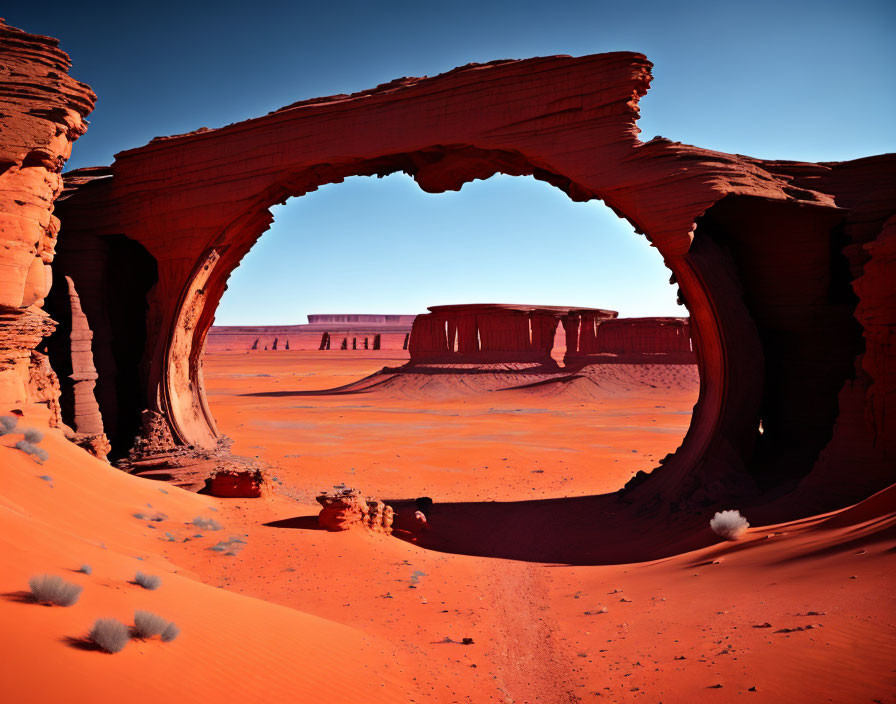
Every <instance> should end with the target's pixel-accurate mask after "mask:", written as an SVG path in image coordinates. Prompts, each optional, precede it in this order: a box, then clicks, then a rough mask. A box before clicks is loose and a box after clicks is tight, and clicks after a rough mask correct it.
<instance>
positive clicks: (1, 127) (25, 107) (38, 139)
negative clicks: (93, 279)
mask: <svg viewBox="0 0 896 704" xmlns="http://www.w3.org/2000/svg"><path fill="white" fill-rule="evenodd" d="M57 44H58V42H57V41H56V40H55V39H50V38H49V37H41V36H38V35H34V34H28V33H26V32H23V31H21V30H19V29H16V28H14V27H10V26H8V25H7V24H5V23H4V22H3V21H2V20H0V399H2V402H3V403H4V404H5V405H7V406H20V405H22V404H24V403H25V402H26V401H33V400H39V399H41V398H42V395H43V393H42V391H41V388H48V387H49V388H52V387H53V385H54V383H55V382H54V380H51V379H49V378H46V374H45V369H46V365H44V364H42V363H41V361H40V358H39V357H33V355H32V351H33V350H34V348H35V347H36V346H37V345H38V343H40V341H41V339H42V338H43V337H45V336H46V335H48V334H49V333H50V332H51V331H52V330H53V323H52V321H51V320H49V319H48V318H47V316H46V315H45V314H44V313H43V311H42V310H41V305H42V304H43V301H44V297H45V296H46V295H47V293H48V292H49V290H50V285H51V283H52V273H51V270H50V263H51V262H52V261H53V255H54V252H55V248H56V237H57V234H58V233H59V220H58V219H57V218H56V217H55V216H54V215H53V201H54V200H55V199H56V197H57V196H58V195H59V193H60V192H61V191H62V176H61V172H62V166H63V164H65V161H66V159H68V157H69V155H70V154H71V148H72V142H74V141H75V140H76V139H77V138H78V137H80V136H81V135H82V134H84V132H85V131H86V129H87V122H86V120H85V119H84V118H85V117H86V116H87V115H88V113H90V111H91V110H92V109H93V105H94V102H95V101H96V96H95V95H94V94H93V91H91V90H90V88H88V87H87V86H86V85H84V84H83V83H80V82H78V81H76V80H75V79H73V78H71V77H70V76H69V75H68V70H69V68H70V67H71V62H70V61H69V57H68V55H67V54H65V53H64V52H63V51H61V50H60V49H59V48H58V47H57ZM32 360H34V361H33V362H32ZM31 367H33V368H31ZM42 370H44V371H42Z"/></svg>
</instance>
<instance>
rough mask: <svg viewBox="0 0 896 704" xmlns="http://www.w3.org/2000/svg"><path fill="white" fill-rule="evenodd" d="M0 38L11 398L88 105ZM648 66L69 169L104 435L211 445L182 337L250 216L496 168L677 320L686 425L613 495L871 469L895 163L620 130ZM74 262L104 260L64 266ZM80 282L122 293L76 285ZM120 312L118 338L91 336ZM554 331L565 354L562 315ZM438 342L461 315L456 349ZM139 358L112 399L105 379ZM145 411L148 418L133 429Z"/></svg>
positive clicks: (263, 125)
mask: <svg viewBox="0 0 896 704" xmlns="http://www.w3.org/2000/svg"><path fill="white" fill-rule="evenodd" d="M0 38H2V48H0V50H2V52H3V54H4V61H3V66H4V68H3V69H2V70H3V72H4V73H3V79H4V83H5V84H6V85H7V86H8V87H7V89H6V91H5V92H4V93H3V95H2V96H0V112H2V113H3V115H4V117H3V118H2V119H3V121H4V127H5V128H4V130H3V131H2V137H0V159H2V168H3V171H2V174H0V178H2V179H3V184H2V189H0V191H2V193H3V195H2V196H0V199H2V200H0V204H2V208H0V213H2V220H0V240H2V241H3V243H4V244H5V247H4V249H3V250H0V316H2V318H0V319H2V323H3V324H2V328H0V367H2V371H0V397H2V398H3V400H4V401H8V402H9V403H17V402H19V401H20V400H22V399H24V398H25V395H26V386H27V384H28V382H29V379H30V375H29V373H28V367H29V365H30V364H31V360H32V350H33V349H34V348H35V346H36V345H37V343H38V342H39V341H40V339H41V338H42V337H43V336H44V335H46V334H47V332H48V331H49V329H50V328H51V327H52V326H51V324H50V323H48V322H47V321H46V318H45V317H43V316H41V314H40V304H41V301H42V300H43V298H44V297H45V295H46V292H47V289H48V288H49V287H50V285H51V277H50V276H49V275H48V270H47V266H46V265H47V264H49V263H50V262H51V260H52V256H53V255H52V251H53V244H54V241H55V236H56V234H57V232H58V225H57V222H56V221H55V220H54V219H53V217H52V215H51V207H52V202H53V198H54V197H55V196H56V194H57V193H58V192H59V189H60V179H59V171H60V168H61V163H62V161H64V159H65V157H66V156H67V154H68V150H69V148H70V146H71V142H72V141H73V140H74V139H75V138H76V137H77V136H78V135H79V134H80V133H81V132H83V129H84V123H83V118H84V116H85V115H86V114H87V113H88V112H89V110H90V108H91V107H92V103H93V99H94V98H93V94H92V93H91V92H90V91H89V89H87V88H86V87H85V86H83V85H82V84H79V83H77V82H76V81H74V80H72V79H70V78H68V77H67V75H66V70H67V68H68V62H67V58H66V57H65V56H64V55H63V54H62V53H61V52H59V51H58V49H56V48H55V43H54V42H53V41H52V40H48V39H45V38H40V37H33V36H31V35H26V34H24V33H21V32H17V31H16V30H12V29H10V28H8V27H5V26H4V27H3V29H2V34H0ZM650 70H651V64H650V62H649V61H647V59H646V58H645V57H644V56H642V55H640V54H637V53H630V52H617V53H612V54H601V55H594V56H584V57H544V58H538V59H528V60H523V61H498V62H493V63H489V64H484V65H469V66H464V67H461V68H458V69H455V70H453V71H450V72H448V73H446V74H443V75H441V76H435V77H433V78H403V79H400V80H397V81H394V82H392V83H388V84H384V85H381V86H378V87H377V88H374V89H372V90H368V91H363V92H361V93H357V94H354V95H338V96H331V97H326V98H319V99H314V100H306V101H302V102H299V103H295V104H292V105H289V106H287V107H285V108H282V109H281V110H278V111H275V112H273V113H270V114H268V115H264V116H262V117H258V118H256V119H252V120H247V121H245V122H241V123H237V124H234V125H229V126H227V127H223V128H220V129H215V130H198V131H196V132H194V133H190V134H185V135H179V136H174V137H168V138H162V139H157V140H153V141H152V142H150V143H149V144H147V145H146V146H144V147H140V148H138V149H132V150H129V151H125V152H122V153H120V154H118V155H117V158H116V161H115V163H114V164H113V165H112V166H111V167H108V168H100V169H94V170H87V171H82V172H75V173H73V174H71V175H67V177H66V180H67V193H66V196H65V198H64V200H61V201H60V202H59V204H58V206H57V214H58V215H59V216H60V218H61V220H62V223H63V236H62V238H61V239H60V240H59V242H58V243H56V244H57V249H58V250H59V251H60V254H61V253H63V252H65V254H66V257H67V260H68V265H67V270H66V274H67V275H70V276H71V278H72V280H73V281H74V284H75V286H76V288H77V290H78V292H79V293H80V295H81V302H82V307H83V310H84V313H85V315H86V317H87V319H88V323H89V326H90V329H91V330H92V331H93V332H94V339H93V349H94V356H95V358H98V359H99V358H100V357H102V361H98V362H97V364H96V367H97V373H98V379H97V387H96V389H97V399H98V402H99V403H100V407H101V410H102V412H103V417H104V418H103V420H104V424H106V425H107V426H108V425H109V424H114V425H115V426H116V431H115V436H116V437H118V438H124V439H128V437H129V435H130V438H129V439H128V442H129V443H131V444H133V441H134V440H136V441H137V442H136V446H138V447H144V448H158V449H161V450H164V449H165V448H167V447H168V446H173V447H175V448H176V447H181V448H183V447H189V446H193V447H197V448H213V447H215V446H216V445H217V444H218V441H219V433H218V430H217V428H216V426H215V422H214V419H213V418H212V416H211V413H210V412H209V410H208V404H207V403H206V400H205V394H204V386H203V381H202V369H201V362H202V348H203V345H204V344H205V341H206V336H207V333H208V330H209V327H210V326H211V323H212V321H213V319H214V311H215V308H216V306H217V303H218V301H219V300H220V297H221V295H222V293H223V291H224V289H225V286H226V281H227V279H228V277H229V275H230V273H231V272H232V271H233V269H234V268H235V267H236V266H237V265H238V264H239V262H240V260H241V259H242V257H243V256H244V255H245V254H246V252H248V251H249V249H250V248H251V246H252V245H253V244H254V242H255V241H256V240H257V239H258V237H259V236H260V235H261V234H262V233H263V232H264V231H265V230H266V229H267V227H268V226H269V224H270V222H271V214H270V210H269V209H270V207H271V206H272V205H274V204H276V203H280V202H283V201H285V200H286V199H288V198H289V197H292V196H300V195H302V194H304V193H307V192H309V191H312V190H314V189H316V188H318V187H320V186H321V185H324V184H328V183H336V182H340V181H342V180H344V179H345V178H347V177H349V176H355V175H367V176H372V175H384V174H389V173H394V172H398V171H403V172H405V173H407V174H409V175H411V176H412V177H413V178H414V179H415V180H416V182H417V183H418V185H419V186H420V187H421V188H422V189H423V190H425V191H427V192H433V193H436V192H441V191H445V190H456V189H458V188H460V187H461V186H462V185H463V184H464V183H467V182H469V181H471V180H473V179H483V178H488V177H489V176H492V175H494V174H495V173H504V174H509V175H532V176H534V177H535V178H537V179H539V180H542V181H544V182H545V183H547V184H550V185H551V186H553V187H556V188H559V189H561V190H562V191H563V192H564V193H566V194H567V195H568V196H569V197H570V198H571V199H573V200H576V201H585V200H590V199H601V200H603V201H604V202H605V203H607V205H609V206H610V207H611V208H613V210H614V211H615V212H617V213H618V214H619V215H621V216H623V217H625V218H627V219H628V220H629V221H630V222H632V223H633V224H634V225H635V227H636V229H637V230H638V231H639V232H642V233H644V234H645V235H646V237H647V238H648V239H649V240H650V242H651V244H652V245H653V246H655V247H656V248H657V250H658V251H659V253H660V254H661V255H662V256H663V259H664V261H665V263H666V265H667V266H668V268H669V269H670V270H671V272H672V280H673V281H674V282H675V283H677V285H678V286H679V288H680V299H681V301H682V303H683V304H685V305H686V306H687V310H688V313H689V314H690V331H689V332H690V338H691V340H692V342H693V348H694V352H695V354H696V356H697V359H698V362H699V365H700V370H701V379H702V382H703V383H702V384H701V392H700V398H699V400H698V403H697V405H696V407H695V410H694V414H693V420H692V424H691V428H690V431H689V432H688V435H687V437H686V438H685V440H684V443H683V444H682V446H681V448H680V449H679V451H678V452H677V453H676V454H675V455H674V457H672V458H671V459H670V460H669V461H667V462H666V463H665V464H663V466H662V467H661V468H660V469H658V470H657V471H654V472H653V473H652V474H651V475H650V477H649V479H647V480H646V481H645V482H643V484H641V485H639V486H638V487H636V488H633V489H632V490H631V492H630V494H629V497H630V498H631V500H637V499H639V497H641V498H644V499H645V500H648V499H649V500H650V501H651V502H653V503H654V504H656V505H662V506H668V507H670V508H675V509H682V508H688V507H698V506H704V505H706V504H710V503H718V502H719V501H722V500H723V499H729V498H732V497H745V496H750V495H753V494H756V493H757V492H760V491H763V490H764V489H766V488H768V487H773V486H779V485H781V484H782V483H788V485H793V484H794V483H795V482H798V481H802V482H803V484H802V486H803V488H804V490H805V491H807V492H811V493H812V495H813V497H815V499H816V500H817V506H819V507H824V506H834V505H837V504H842V503H846V502H849V501H851V500H854V499H856V498H861V497H862V496H864V495H866V494H867V493H868V492H870V491H872V490H874V489H875V488H879V487H881V486H883V485H884V484H886V483H888V482H890V481H892V479H893V467H894V466H896V456H894V447H893V445H892V441H891V440H889V438H893V437H896V420H894V414H893V413H892V409H891V405H892V404H891V403H889V400H890V399H892V398H893V396H894V393H896V382H894V379H893V375H892V374H890V372H889V371H888V370H889V369H890V368H891V367H892V361H891V360H892V357H893V349H892V342H891V341H890V338H891V334H890V333H889V332H888V331H890V330H892V327H893V322H894V321H893V311H894V306H893V303H892V299H893V285H892V283H891V280H890V279H891V278H892V277H888V276H887V275H886V274H884V273H882V272H885V271H887V270H888V268H891V266H890V265H891V263H892V249H893V248H892V246H891V240H892V237H891V236H890V232H891V230H892V227H891V226H890V225H887V223H888V221H890V222H891V220H890V219H891V218H892V216H893V214H894V209H896V206H894V203H896V175H894V172H896V157H893V156H890V155H884V156H877V157H869V158H866V159H860V160H855V161H851V162H843V163H825V164H810V163H794V162H777V161H766V160H759V159H753V158H750V157H745V156H741V155H732V154H724V153H720V152H713V151H709V150H705V149H701V148H698V147H693V146H689V145H684V144H679V143H675V142H671V141H669V140H666V139H663V138H659V137H657V138H654V139H651V140H650V141H647V142H642V141H640V140H639V139H638V133H639V130H638V127H637V124H636V123H637V118H638V114H639V107H638V101H639V99H640V98H641V96H643V95H644V94H645V93H646V91H647V90H648V88H649V85H650V81H651V73H650ZM35 86H37V88H35ZM433 96H438V99H433ZM9 125H12V126H13V129H7V128H6V127H7V126H9ZM10 135H17V136H16V138H15V139H11V137H10ZM544 246H545V247H563V246H564V244H563V242H562V239H560V238H555V239H553V240H549V239H546V241H545V243H544ZM399 254H400V253H399ZM97 256H101V257H103V258H104V261H106V262H108V263H109V264H108V265H105V266H103V267H90V266H88V265H87V264H86V262H87V261H88V260H90V259H91V258H92V257H97ZM533 256H535V254H534V253H533ZM569 256H576V253H575V252H569ZM123 273H124V274H126V275H124V276H123V275H122V274H123ZM56 278H57V279H58V278H59V277H58V276H57V277H56ZM84 278H86V279H88V280H86V281H85V280H83V279H84ZM103 286H105V287H106V290H108V291H112V292H116V293H117V292H121V294H122V295H120V296H116V295H114V294H113V295H109V296H107V297H106V298H104V299H103V298H100V297H97V296H96V295H95V294H94V293H93V292H92V291H96V290H99V289H101V288H102V287H103ZM499 317H502V316H499ZM110 320H115V321H116V322H115V325H111V324H110V323H109V321H110ZM129 321H130V325H132V327H133V334H129V336H128V339H129V340H130V341H131V345H130V347H128V348H127V349H123V350H122V349H119V348H117V347H116V346H115V345H113V344H112V343H111V341H110V338H111V337H112V336H113V330H114V328H115V327H118V326H122V325H127V324H128V323H129ZM541 322H542V321H536V320H534V319H532V320H530V321H529V326H530V331H534V332H531V344H532V349H530V350H529V351H530V352H532V353H533V354H540V355H541V357H542V358H543V357H544V354H543V349H544V348H543V347H539V345H541V344H546V342H545V336H544V335H543V334H542V333H543V331H542V329H541ZM505 323H506V325H505ZM517 327H520V329H517ZM611 329H612V325H611V326H610V327H608V328H606V331H609V330H611ZM484 330H485V336H486V338H488V339H487V340H486V347H493V346H494V345H496V346H497V347H498V349H497V350H492V351H497V352H502V351H504V350H502V349H501V347H502V346H503V345H504V344H505V342H506V340H509V339H511V338H514V337H515V336H518V335H519V334H521V333H522V327H521V326H518V325H517V323H509V322H507V321H506V320H505V321H504V322H496V323H495V325H492V324H490V323H486V324H485V326H484ZM599 330H600V327H599V326H597V327H595V339H594V341H593V343H594V345H595V348H596V349H600V343H601V339H600V334H599ZM577 334H578V337H577V344H581V326H580V328H579V330H578V332H577ZM465 335H466V333H464V337H463V339H464V340H465V341H468V338H467V337H466V336H465ZM490 335H494V337H489V336H490ZM619 335H622V336H624V335H623V334H622V331H619ZM461 337H462V334H461V332H460V328H458V331H457V333H456V339H457V341H458V348H459V346H460V341H461ZM548 337H549V336H548ZM604 337H606V335H605V336H604ZM633 339H634V338H632V340H633ZM639 339H641V341H642V343H643V344H645V345H646V344H647V342H646V340H647V338H646V337H645V336H644V335H641V336H640V338H639ZM536 340H537V342H536ZM338 342H339V345H340V346H341V343H342V341H341V340H340V341H338ZM346 344H347V345H348V344H350V343H349V342H348V341H346ZM429 344H430V343H424V346H427V345H429ZM465 344H466V342H465ZM480 344H481V340H480ZM514 344H515V343H514ZM590 344H591V342H590V341H588V340H586V341H585V349H586V350H587V351H588V352H589V353H590V350H588V346H589V345H590ZM639 344H640V343H639ZM446 346H447V333H446ZM331 348H332V341H331ZM480 351H481V350H480ZM35 364H36V366H37V367H39V366H40V365H39V363H37V362H36V363H35ZM138 368H139V373H136V371H134V373H133V375H132V376H131V377H130V378H129V379H128V381H127V384H125V385H124V386H123V387H121V388H123V389H124V390H125V392H126V393H119V394H118V395H117V396H115V392H116V388H115V384H114V383H113V382H110V381H109V379H114V378H115V376H114V375H115V374H118V375H122V374H126V373H128V372H130V371H133V370H137V369H138ZM110 375H111V376H110ZM42 388H43V389H47V388H51V386H50V385H47V384H43V385H42ZM105 408H110V409H111V408H114V412H112V411H110V413H108V414H107V413H106V412H105ZM144 411H145V412H147V413H148V414H149V415H150V416H151V417H152V418H153V419H155V422H153V423H152V424H142V425H141V424H140V419H141V418H142V417H146V416H145V414H144ZM107 415H108V417H106V416H107ZM760 427H761V428H762V432H760ZM122 429H124V430H122ZM147 434H149V435H152V437H144V436H145V435H147ZM137 436H139V437H137ZM124 439H120V440H117V441H115V442H118V443H119V444H121V443H123V442H125V440H124ZM113 444H114V443H113ZM819 478H821V479H819Z"/></svg>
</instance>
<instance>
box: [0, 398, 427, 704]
mask: <svg viewBox="0 0 896 704" xmlns="http://www.w3.org/2000/svg"><path fill="white" fill-rule="evenodd" d="M41 420H42V421H43V422H44V423H45V422H46V419H45V418H43V419H41V418H37V417H34V416H33V415H32V414H29V415H28V416H26V422H27V423H28V425H39V421H41ZM44 427H46V426H45V425H44ZM45 434H46V437H45V438H44V440H43V442H42V443H41V446H42V447H43V448H44V449H45V450H46V451H47V452H48V453H49V459H48V460H47V461H46V463H44V464H43V465H40V464H37V463H36V462H35V461H34V460H33V459H32V458H31V457H30V456H28V455H26V454H24V453H23V452H20V451H18V450H16V449H14V448H13V447H12V445H13V440H14V436H7V437H3V438H2V439H0V465H2V466H3V468H4V472H3V475H4V487H3V495H2V498H0V555H2V560H0V592H2V595H3V596H2V598H0V622H2V623H3V631H4V638H3V640H2V644H0V660H2V662H3V664H4V671H5V672H7V673H12V672H15V673H16V676H15V677H9V676H7V677H5V678H4V684H3V694H4V700H5V701H10V702H26V701H33V702H38V701H41V702H43V701H57V700H58V701H68V702H88V701H123V700H125V699H132V698H133V696H134V692H140V697H141V698H146V699H151V700H154V701H199V700H204V699H215V700H217V701H266V702H292V701H319V700H325V701H328V702H329V701H341V702H356V701H358V696H357V692H356V691H353V690H352V689H351V688H341V687H338V686H334V684H333V683H334V682H336V683H338V682H365V683H366V684H367V685H369V686H367V687H365V689H364V696H363V698H364V701H380V702H396V701H409V700H410V699H412V698H413V697H412V695H411V694H410V693H409V690H408V688H407V686H406V685H402V684H399V682H398V677H397V676H395V677H393V676H392V675H391V674H390V672H389V668H390V667H394V666H395V664H396V661H395V657H394V655H390V654H388V651H389V648H388V646H385V645H384V644H381V643H379V642H378V641H377V640H376V639H375V638H372V637H370V636H367V635H365V634H363V633H362V632H360V631H358V630H356V629H353V628H349V627H347V626H343V625H341V624H337V623H334V622H332V621H328V620H325V619H322V618H318V617H316V616H311V615H309V614H306V613H302V612H300V611H297V610H294V609H290V608H285V607H283V606H277V605H274V604H270V603H267V602H264V601H260V600H257V599H252V598H249V597H244V596H240V595H238V594H234V593H232V592H228V591H225V590H223V589H216V588H214V587H212V586H208V585H206V584H203V583H201V582H199V581H197V580H196V578H195V576H194V575H193V574H192V573H190V572H189V571H185V570H183V569H180V568H178V566H177V565H176V564H173V563H172V562H171V561H170V560H169V559H168V557H167V556H166V553H168V552H169V546H174V545H175V544H176V543H180V542H182V541H184V540H191V541H193V542H191V543H190V544H191V545H195V546H196V550H197V552H200V553H201V552H202V551H204V550H207V549H208V547H209V546H211V545H213V544H214V543H216V542H217V541H218V540H219V539H220V538H221V536H223V537H227V535H229V533H227V530H228V526H226V525H225V526H224V528H223V530H221V531H220V532H216V531H212V530H206V529H197V528H196V527H195V526H193V525H190V522H191V521H192V520H193V519H194V518H195V517H197V516H203V517H211V518H214V517H217V518H218V519H219V520H221V521H222V522H223V520H224V519H222V518H221V515H222V514H220V513H218V512H217V509H216V506H217V504H218V501H217V500H215V499H212V498H210V497H204V496H199V495H197V494H192V493H189V492H186V491H183V490H181V489H178V488H176V487H172V486H170V485H167V484H162V483H160V482H154V481H149V480H146V479H140V478H137V477H134V476H131V475H128V474H125V473H123V472H121V471H119V470H116V469H114V468H113V467H111V466H109V465H108V464H105V463H103V462H100V461H99V460H97V459H95V458H94V457H92V456H90V455H88V454H87V453H86V452H84V451H83V450H81V449H80V448H78V447H76V446H75V445H73V444H71V443H69V442H67V441H66V440H65V439H64V438H63V437H62V434H61V433H60V432H59V431H57V430H48V431H46V432H45ZM257 501H263V500H262V499H257ZM137 516H142V518H138V517H137ZM154 519H157V520H154ZM199 533H203V534H204V536H203V537H202V538H195V537H192V536H195V535H197V534H199ZM225 533H226V534H227V535H225ZM169 536H170V538H169ZM175 541H176V542H175ZM209 554H214V553H209ZM82 564H87V565H90V567H91V574H89V575H88V574H83V573H80V572H78V570H79V568H80V566H81V565H82ZM138 570H139V571H143V572H145V573H148V574H154V575H158V576H160V577H161V580H162V586H161V587H160V588H159V589H157V590H154V591H147V590H145V589H142V588H141V587H139V586H137V585H135V584H133V583H132V582H131V580H133V578H134V575H135V573H136V572H137V571H138ZM45 573H46V574H55V575H59V576H61V577H62V578H63V579H65V580H66V581H69V582H74V583H76V584H79V585H81V586H82V587H83V592H82V594H81V597H80V599H79V600H78V602H77V603H76V604H75V605H73V606H71V607H69V608H61V607H45V606H39V605H36V604H33V603H30V602H29V601H28V598H27V594H26V592H25V591H24V590H26V589H27V585H28V580H29V578H30V577H32V576H33V575H36V574H45ZM138 609H142V610H149V611H152V612H154V613H158V614H159V615H160V616H162V617H163V618H165V619H168V620H171V621H174V622H175V623H176V624H177V625H178V626H179V627H180V630H181V635H180V637H179V638H177V640H175V641H173V642H171V643H162V642H161V641H159V640H151V641H131V642H130V643H128V645H127V646H126V647H125V648H124V650H123V651H122V652H120V653H118V654H116V655H114V656H113V655H107V654H104V653H101V652H97V651H95V650H92V649H91V648H90V645H89V643H87V642H86V641H85V640H84V637H85V635H86V633H87V632H88V630H89V628H90V627H91V625H92V624H93V622H94V621H95V620H96V619H97V618H115V619H118V620H120V621H122V622H123V623H125V624H130V623H132V621H133V615H134V612H135V610H138ZM399 662H400V660H399ZM48 673H52V676H50V677H48V676H46V675H47V674H48Z"/></svg>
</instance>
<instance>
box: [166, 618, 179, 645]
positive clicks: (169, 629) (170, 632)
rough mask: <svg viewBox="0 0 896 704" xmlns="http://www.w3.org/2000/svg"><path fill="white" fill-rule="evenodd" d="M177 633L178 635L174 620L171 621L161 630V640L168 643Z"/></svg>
mask: <svg viewBox="0 0 896 704" xmlns="http://www.w3.org/2000/svg"><path fill="white" fill-rule="evenodd" d="M179 635H180V629H179V628H178V627H177V625H176V624H175V623H174V622H172V623H169V624H168V625H167V626H165V630H164V631H162V640H163V641H164V642H165V643H170V642H171V641H173V640H174V639H175V638H177V637H178V636H179Z"/></svg>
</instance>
